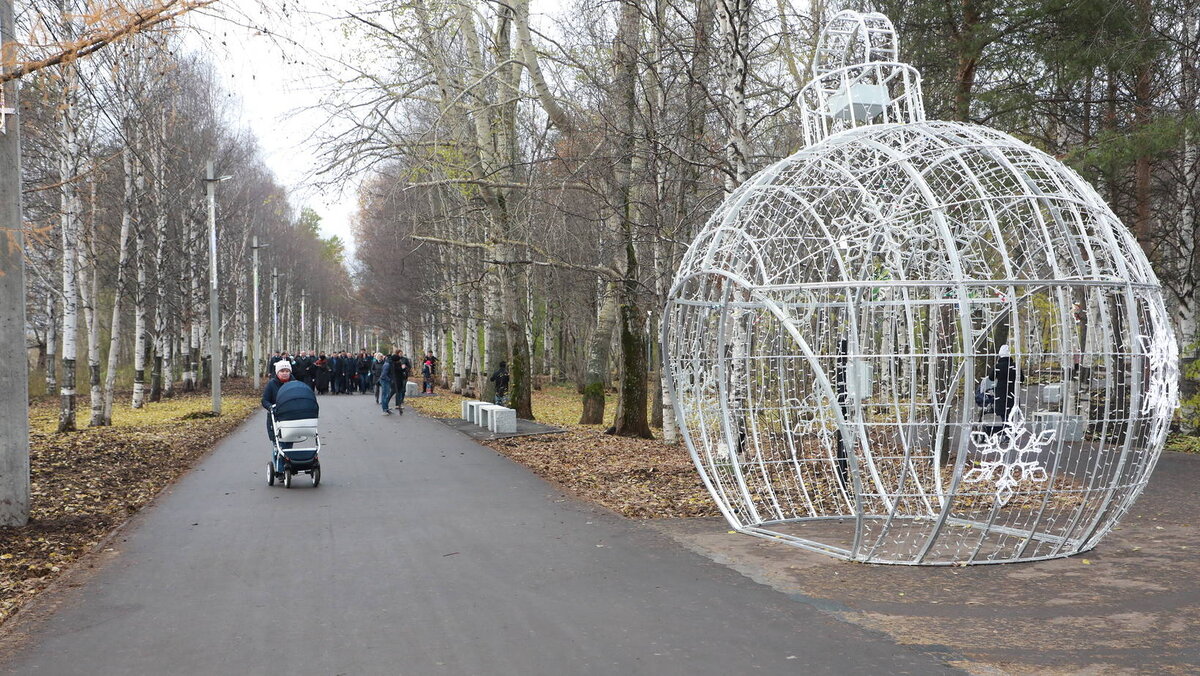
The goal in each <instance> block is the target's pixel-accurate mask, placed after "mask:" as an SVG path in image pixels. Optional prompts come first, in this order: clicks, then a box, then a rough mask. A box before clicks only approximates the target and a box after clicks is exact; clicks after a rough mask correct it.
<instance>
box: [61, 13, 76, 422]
mask: <svg viewBox="0 0 1200 676" xmlns="http://www.w3.org/2000/svg"><path fill="white" fill-rule="evenodd" d="M63 20H64V24H66V25H67V26H68V28H67V31H68V34H70V32H71V29H70V21H71V20H70V19H68V18H67V16H66V14H65V10H64V15H63ZM62 86H63V102H62V104H61V111H62V118H61V120H60V129H61V133H62V137H61V141H60V142H61V146H60V148H59V161H58V169H59V176H60V180H61V181H63V184H62V187H61V190H62V193H61V196H60V199H59V204H60V209H61V213H60V214H59V224H60V226H59V227H60V229H61V232H62V298H63V332H62V335H63V351H62V370H63V373H62V386H61V388H60V390H59V392H60V411H59V418H58V431H59V432H70V431H74V430H75V358H76V355H77V349H78V336H79V287H78V276H77V266H78V265H79V251H78V247H79V199H78V194H77V192H76V190H77V188H76V186H75V182H74V181H73V180H72V179H74V178H75V176H77V175H78V174H79V157H80V152H81V151H80V148H79V126H78V125H79V118H78V108H77V104H76V101H75V98H76V93H77V90H78V88H79V80H78V72H77V71H76V69H75V67H74V66H68V67H66V68H65V69H64V71H63V80H62Z"/></svg>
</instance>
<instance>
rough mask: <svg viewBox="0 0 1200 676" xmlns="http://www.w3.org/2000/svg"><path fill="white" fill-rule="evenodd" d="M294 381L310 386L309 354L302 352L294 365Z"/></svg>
mask: <svg viewBox="0 0 1200 676" xmlns="http://www.w3.org/2000/svg"><path fill="white" fill-rule="evenodd" d="M292 379H293V380H298V381H300V382H302V383H305V384H308V382H309V378H308V352H306V351H304V350H300V352H299V354H297V355H296V361H295V362H293V363H292Z"/></svg>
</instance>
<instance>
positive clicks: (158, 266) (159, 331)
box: [150, 114, 171, 400]
mask: <svg viewBox="0 0 1200 676" xmlns="http://www.w3.org/2000/svg"><path fill="white" fill-rule="evenodd" d="M165 118H166V116H165V114H164V115H162V116H160V126H159V134H160V137H159V138H160V141H159V143H158V147H157V148H155V150H154V154H153V158H154V183H153V186H154V231H155V234H156V237H157V238H158V239H157V240H156V245H155V247H154V278H155V285H154V287H155V297H154V354H155V357H154V371H153V373H152V375H151V377H150V391H151V392H150V398H151V400H156V399H157V398H159V397H161V396H162V393H163V381H164V380H167V381H169V380H171V372H170V370H168V369H167V368H165V367H166V364H167V361H166V358H165V357H164V355H165V354H166V352H167V350H168V349H170V340H169V339H168V337H167V324H168V315H169V312H168V310H167V276H166V275H164V274H163V260H164V258H165V255H166V243H167V208H166V202H165V200H164V199H163V187H164V184H165V183H166V172H165V170H164V164H165V163H164V162H163V152H164V149H165V146H166V130H167V123H166V119H165Z"/></svg>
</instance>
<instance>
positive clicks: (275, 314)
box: [271, 267, 281, 349]
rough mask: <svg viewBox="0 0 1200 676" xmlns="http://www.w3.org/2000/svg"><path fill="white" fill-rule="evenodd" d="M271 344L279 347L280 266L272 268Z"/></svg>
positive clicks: (276, 347)
mask: <svg viewBox="0 0 1200 676" xmlns="http://www.w3.org/2000/svg"><path fill="white" fill-rule="evenodd" d="M271 345H272V346H274V347H275V349H281V348H280V347H279V268H275V267H272V268H271Z"/></svg>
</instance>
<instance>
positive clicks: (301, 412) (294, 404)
mask: <svg viewBox="0 0 1200 676" xmlns="http://www.w3.org/2000/svg"><path fill="white" fill-rule="evenodd" d="M317 413H318V407H317V395H316V394H314V393H313V390H312V388H311V387H309V386H308V385H305V384H304V383H301V382H298V381H295V380H293V381H291V382H287V383H284V385H283V387H280V388H279V394H277V395H276V397H275V405H274V406H272V407H271V411H270V416H271V428H272V429H273V430H274V431H275V440H274V449H273V453H272V454H271V464H270V465H269V466H268V467H267V485H268V486H274V485H275V479H279V480H281V481H282V482H283V485H284V487H285V488H291V487H292V477H293V476H294V475H296V474H299V473H301V472H303V473H305V474H308V475H309V476H311V477H312V485H313V487H316V486H317V485H318V484H320V483H321V462H320V460H319V459H318V458H317V454H318V453H319V452H320V451H321V438H320V436H318V435H317ZM310 440H311V443H312V445H311V446H305V447H302V448H297V447H296V444H301V443H304V442H308V441H310Z"/></svg>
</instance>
